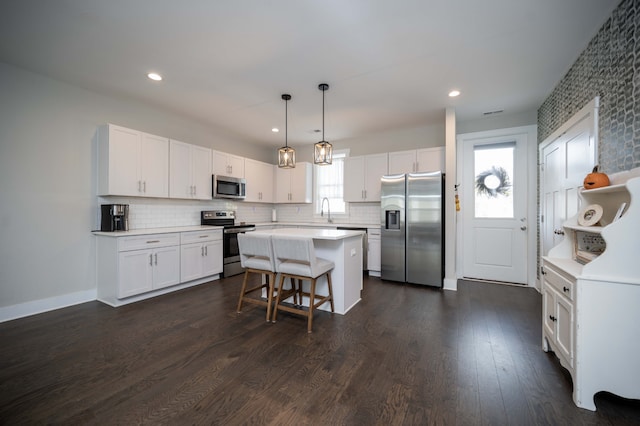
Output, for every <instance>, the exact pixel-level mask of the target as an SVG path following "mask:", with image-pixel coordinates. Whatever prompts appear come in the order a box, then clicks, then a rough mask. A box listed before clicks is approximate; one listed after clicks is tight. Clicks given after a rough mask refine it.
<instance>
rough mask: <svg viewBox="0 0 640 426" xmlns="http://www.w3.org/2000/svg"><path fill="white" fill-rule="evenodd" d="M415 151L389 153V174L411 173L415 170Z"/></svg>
mask: <svg viewBox="0 0 640 426" xmlns="http://www.w3.org/2000/svg"><path fill="white" fill-rule="evenodd" d="M415 167H416V151H415V150H411V151H397V152H390V153H389V174H390V175H395V174H398V173H413V172H414V171H415V170H416V169H415Z"/></svg>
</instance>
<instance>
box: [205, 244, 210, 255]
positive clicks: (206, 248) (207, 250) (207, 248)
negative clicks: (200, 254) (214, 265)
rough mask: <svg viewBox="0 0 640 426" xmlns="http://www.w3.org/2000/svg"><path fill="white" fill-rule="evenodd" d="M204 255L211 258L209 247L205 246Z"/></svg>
mask: <svg viewBox="0 0 640 426" xmlns="http://www.w3.org/2000/svg"><path fill="white" fill-rule="evenodd" d="M204 255H205V256H209V247H207V246H204Z"/></svg>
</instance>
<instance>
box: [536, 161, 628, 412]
mask: <svg viewBox="0 0 640 426" xmlns="http://www.w3.org/2000/svg"><path fill="white" fill-rule="evenodd" d="M639 175H640V170H638V169H635V170H632V171H630V172H623V173H619V174H618V175H612V176H611V180H612V185H611V186H608V187H604V188H598V189H591V190H583V191H582V192H581V194H580V197H581V201H582V202H581V206H582V207H581V208H580V209H579V210H582V209H584V208H586V207H587V206H590V205H594V204H597V205H599V206H601V207H602V211H603V213H602V218H601V219H600V222H599V223H598V224H596V225H593V226H580V225H579V224H578V217H579V216H580V214H581V213H578V215H576V216H574V217H573V218H571V219H569V220H568V221H567V222H566V223H565V224H564V225H563V229H564V233H565V238H564V240H563V241H562V242H560V244H558V245H557V246H555V247H554V248H552V249H551V250H550V251H549V254H548V256H545V257H543V267H542V294H543V319H542V347H543V349H544V350H545V351H550V350H551V351H553V352H554V353H555V354H556V355H557V357H558V359H559V360H560V363H561V364H562V366H564V367H565V368H566V369H567V370H568V371H569V373H570V374H571V377H572V379H573V400H574V402H575V404H576V405H577V406H578V407H581V408H586V409H588V410H595V409H596V406H595V404H594V399H593V397H594V395H595V394H596V393H597V392H600V391H607V392H611V393H614V394H616V395H619V396H622V397H624V398H634V399H640V385H639V384H640V339H638V331H637V330H638V325H639V324H640V233H639V232H638V226H639V224H640V204H639V202H640V177H639ZM622 203H626V206H627V208H626V210H625V212H624V214H623V215H622V217H621V218H619V219H618V220H615V221H614V217H615V215H616V213H617V212H618V209H619V208H620V205H621V204H622ZM589 246H591V248H589ZM594 246H598V247H599V248H600V249H599V250H598V251H600V252H601V253H600V254H597V253H594V254H592V255H591V256H582V259H583V260H582V262H578V261H577V260H576V247H578V248H580V249H582V250H583V251H585V249H586V251H587V252H589V251H593V247H594ZM602 248H604V250H602ZM589 258H592V260H590V261H589V260H588V259H589ZM585 259H587V260H585ZM584 262H587V263H586V264H583V263H584Z"/></svg>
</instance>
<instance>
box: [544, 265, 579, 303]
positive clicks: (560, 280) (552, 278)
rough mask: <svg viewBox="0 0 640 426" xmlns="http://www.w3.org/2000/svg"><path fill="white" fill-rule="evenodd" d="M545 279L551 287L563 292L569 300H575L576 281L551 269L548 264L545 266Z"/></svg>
mask: <svg viewBox="0 0 640 426" xmlns="http://www.w3.org/2000/svg"><path fill="white" fill-rule="evenodd" d="M544 272H545V274H544V280H545V282H546V283H547V284H549V285H551V287H553V288H555V289H556V290H557V291H558V292H559V293H560V294H563V295H564V296H565V297H567V298H569V300H573V293H574V288H575V287H574V283H573V282H571V281H569V280H568V279H567V278H565V277H563V276H562V275H560V273H558V272H557V271H555V270H553V269H551V268H550V267H549V266H548V265H545V266H544Z"/></svg>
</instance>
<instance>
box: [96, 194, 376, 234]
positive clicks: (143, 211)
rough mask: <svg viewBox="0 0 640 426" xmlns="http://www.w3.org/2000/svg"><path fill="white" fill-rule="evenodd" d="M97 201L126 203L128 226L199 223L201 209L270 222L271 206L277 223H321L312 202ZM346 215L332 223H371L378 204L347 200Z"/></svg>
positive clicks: (129, 199)
mask: <svg viewBox="0 0 640 426" xmlns="http://www.w3.org/2000/svg"><path fill="white" fill-rule="evenodd" d="M100 204H129V229H132V230H133V229H147V228H163V227H172V226H193V225H200V212H201V211H202V210H235V212H236V222H246V223H265V222H271V212H272V209H275V210H276V217H277V221H278V222H323V221H325V219H324V218H320V217H314V215H313V204H262V203H245V202H236V201H225V200H212V201H192V200H170V199H154V198H126V197H98V205H100ZM349 207H350V208H349V215H348V216H347V217H343V216H341V217H337V218H335V222H339V223H353V224H372V223H378V222H379V221H380V204H379V203H351V204H350V206H349ZM99 228H100V209H99V208H98V211H97V212H96V227H95V229H99Z"/></svg>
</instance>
